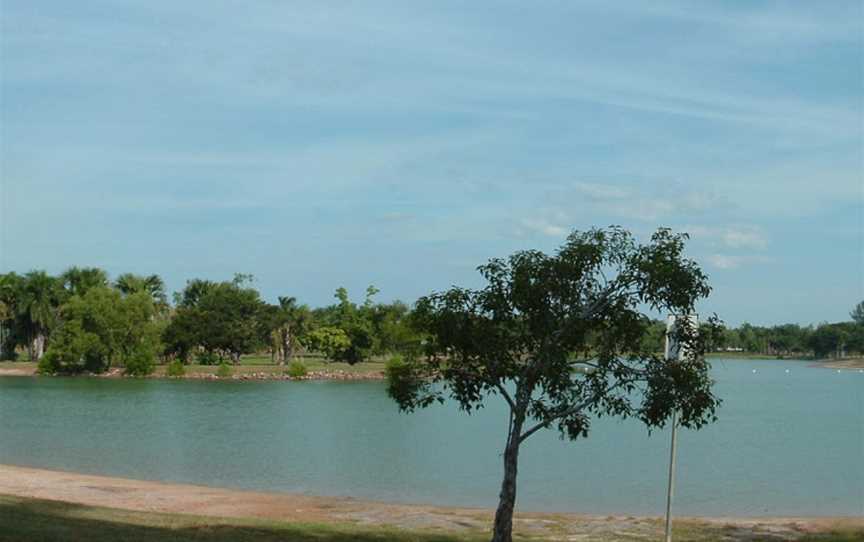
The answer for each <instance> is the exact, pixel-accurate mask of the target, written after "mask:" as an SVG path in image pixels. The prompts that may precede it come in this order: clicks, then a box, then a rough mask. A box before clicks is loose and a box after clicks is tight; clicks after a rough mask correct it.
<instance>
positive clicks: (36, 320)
mask: <svg viewBox="0 0 864 542" xmlns="http://www.w3.org/2000/svg"><path fill="white" fill-rule="evenodd" d="M61 292H62V286H61V284H60V281H59V280H58V279H56V278H54V277H52V276H50V275H48V274H47V273H45V272H44V271H30V272H29V273H27V274H26V275H24V280H23V281H22V284H21V291H20V294H19V300H18V307H17V312H18V315H19V316H21V317H22V319H21V320H22V324H23V326H24V332H25V335H26V336H27V339H28V341H27V342H28V344H27V350H28V351H29V353H30V360H31V361H39V360H40V359H42V354H44V353H45V344H46V342H47V340H48V334H49V333H50V332H51V329H52V328H53V327H54V326H55V324H56V323H57V320H58V312H59V308H60V301H61V299H60V298H61Z"/></svg>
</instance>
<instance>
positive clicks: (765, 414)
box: [0, 360, 864, 516]
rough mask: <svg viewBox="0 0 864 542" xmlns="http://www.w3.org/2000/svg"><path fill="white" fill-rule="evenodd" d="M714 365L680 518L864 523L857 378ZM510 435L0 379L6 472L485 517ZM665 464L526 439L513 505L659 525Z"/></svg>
mask: <svg viewBox="0 0 864 542" xmlns="http://www.w3.org/2000/svg"><path fill="white" fill-rule="evenodd" d="M713 366H714V368H713V374H714V377H715V379H716V380H717V387H716V391H717V393H718V395H719V396H721V397H722V398H723V400H724V403H723V405H722V407H721V409H720V411H719V413H718V415H719V418H720V419H719V421H718V422H717V423H715V424H713V425H711V426H708V427H706V428H705V429H703V430H701V431H698V432H694V431H687V430H683V431H681V432H680V433H679V456H678V460H679V468H678V474H677V476H678V478H677V479H678V484H677V489H676V497H675V504H674V509H675V512H676V513H679V514H686V515H736V516H764V515H862V514H864V373H862V372H859V371H857V370H846V371H841V372H837V371H835V370H829V369H822V368H814V367H809V366H808V364H807V363H806V362H796V361H763V360H758V361H745V360H714V361H713ZM754 370H755V372H754ZM506 423H507V417H506V408H505V405H504V404H503V402H502V401H501V400H500V399H498V398H493V400H492V402H491V403H490V404H489V407H488V408H486V409H483V410H481V411H480V412H478V413H476V414H474V415H472V416H466V415H464V414H463V413H460V412H459V411H458V410H457V409H456V407H455V405H453V404H446V405H443V406H438V407H431V408H429V409H427V410H424V411H419V412H417V413H414V414H402V413H399V412H398V410H397V408H396V405H395V403H393V402H392V401H391V400H390V399H389V398H388V397H387V396H386V393H385V385H384V383H383V382H368V381H367V382H336V381H327V382H278V381H274V382H235V381H229V382H200V381H168V380H121V379H95V378H90V379H87V378H16V377H9V378H0V463H6V464H13V465H24V466H33V467H42V468H50V469H62V470H70V471H77V472H84V473H92V474H104V475H111V476H122V477H128V478H140V479H149V480H164V481H172V482H186V483H194V484H203V485H212V486H220V487H236V488H245V489H256V490H267V491H284V492H294V493H306V494H314V495H344V496H352V497H357V498H361V499H375V500H383V501H397V502H410V503H428V504H439V505H454V506H494V505H495V504H496V502H497V494H498V489H499V483H500V478H501V458H500V453H501V449H502V448H503V445H504V440H505V438H506V433H505V432H506ZM668 454H669V431H668V430H663V431H659V432H655V433H653V434H651V435H650V436H649V435H648V434H647V431H646V430H645V428H644V427H643V426H641V425H640V424H639V423H638V422H633V421H628V422H621V421H619V420H616V419H605V418H604V419H601V420H596V421H595V422H594V424H593V426H592V430H591V433H590V434H589V437H588V438H587V439H584V440H580V441H577V442H564V441H562V440H560V439H559V438H558V435H557V433H555V432H553V431H547V432H541V433H538V434H536V435H535V436H534V437H532V438H531V439H529V440H528V441H526V444H525V446H524V447H523V452H522V454H521V456H520V460H521V462H520V471H519V485H518V491H519V494H518V502H517V506H518V507H519V508H520V509H523V510H538V511H562V512H580V513H591V514H607V513H627V514H653V515H659V514H662V513H663V510H664V505H665V491H666V473H667V468H668Z"/></svg>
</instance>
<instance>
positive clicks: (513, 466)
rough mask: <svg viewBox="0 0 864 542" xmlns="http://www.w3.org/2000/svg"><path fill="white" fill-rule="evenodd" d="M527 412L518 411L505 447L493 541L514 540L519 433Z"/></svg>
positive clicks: (504, 541) (506, 541)
mask: <svg viewBox="0 0 864 542" xmlns="http://www.w3.org/2000/svg"><path fill="white" fill-rule="evenodd" d="M524 418H525V414H524V413H517V414H516V415H515V416H514V418H513V422H512V424H511V426H510V433H509V435H508V437H507V446H506V447H505V448H504V480H503V481H502V482H501V493H500V494H499V496H498V509H497V510H496V511H495V525H494V530H493V533H492V542H512V540H513V509H514V508H515V506H516V473H517V470H518V464H519V445H520V442H519V435H520V434H521V432H522V423H523V421H524Z"/></svg>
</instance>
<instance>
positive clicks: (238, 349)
mask: <svg viewBox="0 0 864 542" xmlns="http://www.w3.org/2000/svg"><path fill="white" fill-rule="evenodd" d="M179 298H180V300H181V305H180V306H179V307H178V308H177V310H176V312H175V314H174V317H173V318H172V319H171V322H170V324H168V326H167V327H166V329H165V333H164V340H165V343H166V345H167V346H168V352H169V353H173V354H176V355H178V356H179V357H180V358H181V359H186V356H187V355H188V354H189V353H190V352H191V350H192V349H193V348H196V347H200V348H203V349H204V351H205V352H206V353H208V354H218V355H219V356H220V357H221V356H228V357H230V358H231V360H232V361H233V362H234V363H238V362H239V361H240V356H241V355H242V354H245V353H249V352H253V351H254V350H255V348H256V346H258V345H260V343H261V341H260V322H259V317H260V314H261V307H262V305H263V303H262V301H261V298H260V295H259V294H258V291H257V290H255V289H254V288H250V287H246V286H243V285H241V284H240V283H238V281H236V280H235V281H231V282H219V283H211V282H208V281H198V280H194V281H190V282H189V283H187V286H186V290H185V291H184V292H183V293H182V294H181V296H179Z"/></svg>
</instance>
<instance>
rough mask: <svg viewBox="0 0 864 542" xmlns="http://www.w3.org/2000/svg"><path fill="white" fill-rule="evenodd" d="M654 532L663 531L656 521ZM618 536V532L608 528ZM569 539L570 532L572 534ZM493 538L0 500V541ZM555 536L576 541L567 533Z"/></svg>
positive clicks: (833, 539)
mask: <svg viewBox="0 0 864 542" xmlns="http://www.w3.org/2000/svg"><path fill="white" fill-rule="evenodd" d="M651 521H652V523H656V526H657V529H655V531H654V532H657V533H660V532H661V531H660V528H659V527H660V525H659V520H651ZM610 530H612V531H614V529H610ZM570 534H571V535H572V531H571V532H570ZM674 535H675V540H676V542H713V541H716V540H737V541H744V540H746V541H748V542H755V541H758V540H764V541H766V542H767V541H774V542H776V541H777V540H778V539H777V538H776V537H771V536H766V537H760V536H759V535H756V536H755V537H754V536H753V535H752V533H747V532H742V531H741V530H740V528H738V527H734V526H723V525H716V524H706V523H701V522H699V521H688V522H683V523H681V524H678V525H676V529H675V533H674ZM584 536H587V538H584V537H581V536H580V538H579V540H591V541H601V542H603V541H609V542H611V541H613V540H618V541H635V540H644V539H645V535H644V533H643V534H641V535H637V534H635V533H633V534H632V535H631V534H628V533H626V532H614V533H606V534H600V533H591V532H590V531H589V532H588V533H585V535H584ZM488 539H489V534H488V533H487V532H484V531H483V530H480V529H474V530H471V529H468V530H464V531H461V532H459V533H452V532H443V531H434V530H428V529H427V530H423V529H413V530H408V529H397V528H392V527H372V526H361V525H357V524H351V523H341V524H340V523H334V524H316V523H288V522H284V521H270V520H258V519H235V518H215V517H206V516H193V515H186V514H163V513H154V512H137V511H129V510H118V509H113V508H103V507H96V506H85V505H80V504H72V503H65V502H60V501H49V500H42V499H31V498H23V497H13V496H6V495H0V542H12V541H15V542H24V541H49V540H50V541H63V540H70V541H71V540H76V541H77V540H87V541H90V542H108V541H115V540H123V541H124V542H135V541H145V540H146V541H154V542H186V541H195V542H229V541H230V542H275V541H277V540H278V541H283V542H286V541H291V542H349V541H350V542H385V541H392V542H457V541H464V542H479V541H485V540H488ZM544 539H547V538H543V537H542V536H532V537H526V536H525V535H522V536H517V537H516V540H519V541H523V542H527V541H537V540H544ZM553 539H557V540H567V539H571V537H570V536H568V535H567V534H565V533H561V535H560V536H559V535H555V536H554V538H553ZM797 540H798V541H799V542H861V541H862V540H864V531H862V530H861V529H854V528H847V527H837V528H836V529H834V530H832V531H829V532H825V533H820V534H811V535H806V536H802V537H801V538H798V539H797Z"/></svg>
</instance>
